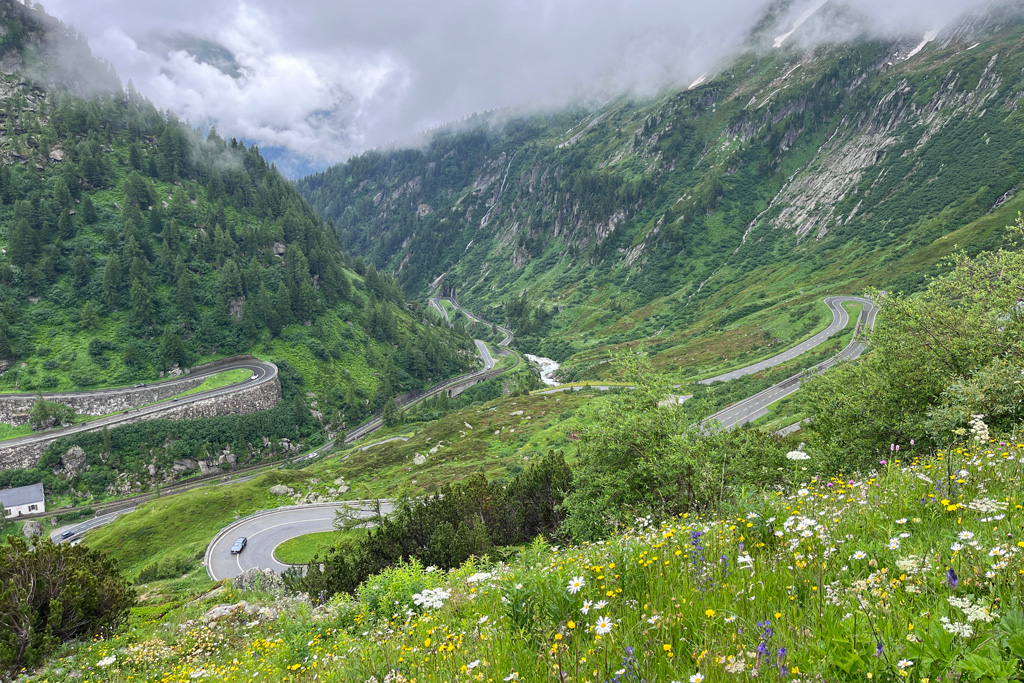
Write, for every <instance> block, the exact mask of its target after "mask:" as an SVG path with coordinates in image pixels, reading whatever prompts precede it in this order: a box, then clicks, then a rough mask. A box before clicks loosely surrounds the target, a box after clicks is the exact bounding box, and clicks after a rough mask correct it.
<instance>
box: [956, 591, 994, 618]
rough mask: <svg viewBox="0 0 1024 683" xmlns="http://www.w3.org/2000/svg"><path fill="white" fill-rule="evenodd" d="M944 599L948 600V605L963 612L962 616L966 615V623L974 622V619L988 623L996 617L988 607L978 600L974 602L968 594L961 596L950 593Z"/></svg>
mask: <svg viewBox="0 0 1024 683" xmlns="http://www.w3.org/2000/svg"><path fill="white" fill-rule="evenodd" d="M946 600H948V601H949V604H950V605H952V606H953V607H956V608H957V609H958V610H960V611H961V612H963V613H964V616H966V617H967V623H974V622H976V621H984V622H986V623H988V622H991V621H994V620H995V618H996V615H994V614H992V613H991V612H989V610H988V607H985V606H984V605H982V604H981V603H980V602H974V598H972V597H971V596H969V595H965V596H964V597H962V598H958V597H956V596H955V595H951V596H949V597H948V598H946Z"/></svg>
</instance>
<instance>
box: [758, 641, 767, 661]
mask: <svg viewBox="0 0 1024 683" xmlns="http://www.w3.org/2000/svg"><path fill="white" fill-rule="evenodd" d="M766 654H768V646H767V645H765V644H764V641H761V644H760V645H758V646H757V658H758V659H761V658H762V657H764V656H765V655H766Z"/></svg>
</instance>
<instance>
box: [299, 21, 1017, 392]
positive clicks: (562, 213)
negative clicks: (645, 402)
mask: <svg viewBox="0 0 1024 683" xmlns="http://www.w3.org/2000/svg"><path fill="white" fill-rule="evenodd" d="M1016 7H1017V6H1016V5H1014V6H1013V7H1012V8H1011V9H1012V10H1013V11H1010V10H1007V12H1006V13H1005V14H1004V15H994V16H995V18H993V17H992V16H990V15H971V16H968V17H967V18H965V19H964V20H963V21H961V22H959V23H957V24H955V25H953V26H951V27H950V28H949V29H947V31H946V32H945V33H941V34H937V35H936V37H935V39H934V40H932V41H928V42H926V43H925V44H924V46H921V49H920V50H919V51H918V52H916V53H914V54H913V55H912V56H911V58H910V59H905V60H903V61H899V60H898V59H897V60H896V61H893V54H894V52H898V51H899V50H901V49H905V50H907V51H908V52H913V51H914V50H915V49H917V47H918V46H919V44H920V39H919V38H918V39H913V38H911V39H902V40H901V39H890V40H880V39H873V40H864V39H861V40H857V41H854V42H851V43H847V44H843V45H812V46H810V47H804V46H802V45H800V43H799V40H797V38H798V37H799V35H800V32H799V31H798V32H797V33H796V34H795V35H794V37H793V38H791V39H790V41H791V42H790V41H787V43H786V44H785V45H784V46H783V47H782V48H781V49H777V50H770V51H768V52H765V53H753V52H751V53H747V54H745V55H742V56H740V57H738V58H737V60H736V61H735V62H734V63H732V64H731V65H730V66H728V67H727V68H725V69H723V70H722V71H721V72H720V73H719V74H718V75H717V76H715V77H713V78H711V79H710V80H708V81H707V82H705V83H701V84H699V85H697V86H696V87H694V88H692V89H682V90H677V91H674V92H670V93H667V94H665V95H663V96H660V97H658V98H655V99H653V100H648V101H641V100H637V99H636V98H630V97H628V96H623V97H620V98H617V99H616V100H614V101H613V102H611V103H609V104H607V105H606V106H605V107H603V108H602V109H600V110H597V111H592V112H573V111H570V110H566V111H562V112H557V113H554V114H548V115H537V116H533V117H526V118H521V119H518V120H514V121H510V122H507V123H506V124H505V126H504V127H503V128H501V129H498V130H491V129H489V128H487V127H480V128H478V129H476V130H473V131H468V132H464V133H457V134H448V133H445V132H442V133H440V134H438V135H436V136H435V137H434V138H433V139H432V141H431V142H430V144H428V145H427V146H426V147H424V148H423V149H419V150H400V151H390V152H369V153H367V154H365V155H363V156H362V157H359V158H356V159H352V160H350V161H349V162H347V163H346V164H343V165H339V166H335V167H333V168H332V169H329V170H328V171H325V172H323V173H320V174H315V175H313V176H310V177H308V178H305V179H303V180H301V181H299V183H298V187H299V189H300V191H301V192H302V193H303V194H304V195H305V196H306V197H307V199H309V200H310V202H311V203H312V204H313V205H314V207H316V208H317V209H318V210H319V211H321V213H322V214H323V215H325V216H326V217H328V218H329V219H331V220H333V221H334V222H335V224H336V225H337V226H338V229H339V232H340V233H341V235H342V239H343V243H344V244H345V245H346V247H347V248H348V249H350V250H351V251H353V253H357V254H360V255H361V256H363V257H365V258H367V259H368V260H369V261H370V262H372V263H374V264H375V265H377V266H378V267H381V268H387V269H389V270H390V271H391V272H393V273H395V275H396V277H398V279H399V280H400V281H401V282H402V283H403V285H404V286H406V287H407V288H409V289H410V291H416V292H418V293H424V292H425V291H427V289H429V286H430V285H433V286H437V285H441V284H444V285H446V286H452V287H456V288H457V289H458V290H459V294H460V297H461V298H462V299H463V300H464V301H466V302H467V303H470V304H472V305H473V307H474V308H475V309H476V310H481V311H482V312H486V311H485V309H484V308H483V307H484V306H495V305H500V306H502V307H503V311H504V312H508V311H509V310H510V306H511V300H512V299H514V298H517V297H519V296H521V295H525V296H526V297H527V299H528V302H527V305H526V308H527V309H529V313H528V318H529V319H528V320H527V319H520V320H515V321H514V325H515V324H518V325H519V328H520V329H519V330H518V331H519V332H520V334H519V339H520V342H521V344H524V346H523V348H524V350H527V351H531V352H534V353H536V352H540V355H549V356H552V357H556V358H558V359H560V360H564V359H568V358H570V357H572V356H575V358H573V361H572V362H571V363H570V366H572V365H576V366H577V367H579V368H581V372H584V373H586V372H591V371H597V372H600V370H599V369H598V368H600V367H601V365H602V364H601V362H600V359H601V358H603V357H606V351H605V349H606V348H608V347H614V346H616V345H619V344H622V343H635V342H637V341H639V340H642V339H645V340H647V341H648V342H652V343H655V344H656V345H660V346H663V347H665V350H666V351H667V352H671V353H669V355H668V356H666V358H665V359H664V360H665V361H666V364H667V359H668V357H669V356H671V354H672V353H675V354H676V355H682V354H686V355H687V356H689V355H701V354H704V355H706V354H707V352H708V350H709V345H710V344H711V343H712V341H713V336H714V335H716V334H718V333H720V332H721V331H728V330H734V329H738V328H742V329H743V334H744V335H745V336H746V337H747V338H748V339H749V341H746V342H742V343H741V344H740V345H739V346H738V347H737V348H736V349H734V350H730V351H727V352H726V355H730V354H731V355H732V357H733V358H735V357H736V356H737V355H738V354H737V352H738V353H742V352H743V351H744V350H753V348H754V347H755V346H756V345H757V344H759V343H761V344H763V343H765V342H769V343H776V342H786V341H789V340H792V339H793V338H794V336H793V334H792V332H791V331H790V332H787V331H786V330H784V329H782V328H780V326H779V325H778V324H773V323H771V322H770V320H769V318H770V317H771V316H772V315H774V317H775V318H778V317H779V314H780V312H781V311H780V309H778V308H775V309H773V310H772V313H771V314H767V315H765V316H763V317H762V318H761V320H760V322H756V323H754V324H747V321H744V322H743V323H741V324H740V325H738V326H737V325H736V324H734V323H736V322H738V321H733V324H729V325H723V324H719V323H718V322H717V321H718V320H719V319H721V318H723V317H725V316H726V315H727V314H730V313H731V312H732V311H734V310H735V309H737V308H741V307H742V306H743V305H745V304H749V303H750V298H749V297H751V296H752V297H755V299H756V298H757V297H762V296H763V297H764V298H766V299H779V301H780V302H782V301H786V302H787V303H786V306H787V307H788V308H790V309H792V308H794V307H801V306H804V305H806V304H808V303H811V302H812V300H813V297H814V296H816V294H812V292H811V291H809V290H810V289H812V288H813V289H816V290H817V291H818V292H821V291H823V290H824V288H828V293H856V292H857V291H860V290H862V289H863V288H864V287H867V286H876V287H883V288H891V289H907V290H913V289H914V288H916V287H919V286H920V285H921V283H922V282H923V279H924V274H925V272H926V271H927V269H928V268H929V267H932V266H934V265H935V264H936V263H938V262H939V260H940V259H941V257H942V256H944V255H945V254H948V253H949V252H951V251H952V246H953V245H952V244H948V245H947V244H945V242H946V240H944V238H945V237H947V236H957V237H964V233H958V232H957V231H962V230H967V231H968V233H969V234H968V235H967V236H969V238H970V243H969V244H967V246H968V248H969V249H970V250H973V251H977V250H980V249H982V248H985V247H991V246H993V245H994V244H996V243H997V242H998V239H999V233H998V232H997V231H996V229H995V227H994V225H993V224H992V223H993V222H1001V224H1002V225H1005V224H1007V223H1009V222H1012V212H1013V211H1014V210H1016V209H1017V208H1018V205H1019V204H1020V202H1019V198H1018V197H1017V193H1016V188H1017V187H1018V185H1019V183H1020V182H1021V179H1022V177H1021V173H1020V171H1019V169H1020V167H1021V165H1020V163H1019V162H1020V161H1021V154H1022V150H1021V147H1020V143H1019V140H1018V137H1019V136H1018V135H1017V133H1016V131H1017V122H1018V119H1019V116H1020V114H1019V112H1018V110H1017V103H1018V102H1019V99H1020V97H1021V92H1022V87H1024V85H1022V82H1021V78H1020V68H1021V66H1024V65H1022V64H1020V63H1019V62H1020V60H1019V58H1018V57H1017V54H1018V53H1019V50H1017V49H1015V48H1016V47H1017V46H1019V45H1020V44H1021V37H1022V30H1021V28H1022V23H1021V21H1020V14H1019V12H1017V11H1016ZM1007 17H1008V18H1007ZM801 28H810V27H809V26H808V25H806V24H805V26H804V27H801ZM985 35H987V36H988V38H987V39H985V40H982V41H979V44H977V45H975V44H974V41H975V40H976V38H978V37H984V36H985ZM967 38H970V40H971V42H966V40H967ZM911 43H913V45H911ZM904 45H910V46H911V47H909V48H906V47H902V46H904ZM890 62H891V63H890ZM986 114H988V117H987V118H986V116H985V115H986ZM953 159H956V163H955V164H954V163H950V161H951V160H953ZM990 215H998V216H999V218H998V219H996V218H992V219H991V220H990ZM1008 217H1010V218H1011V220H1007V218H1008ZM972 226H973V227H972ZM961 244H963V242H961ZM841 262H843V263H848V266H849V267H842V268H840V265H839V264H840V263H841ZM879 273H881V275H880V274H879ZM442 276H443V277H442ZM797 287H799V288H802V289H804V290H805V291H803V292H802V293H801V294H799V295H797V296H792V294H793V290H794V289H795V288H797ZM744 299H745V301H744ZM616 307H618V308H619V309H620V310H618V311H616V310H614V309H615V308H616ZM652 307H653V308H652ZM768 308H771V307H768ZM542 309H543V310H542ZM645 309H646V310H645ZM499 313H500V312H499ZM534 314H537V315H536V316H535V315H534ZM492 317H494V316H492ZM498 317H499V318H500V315H498ZM513 317H515V316H513ZM802 319H803V318H802ZM755 320H756V318H755ZM804 322H806V320H804ZM797 327H800V326H799V325H798V326H797ZM666 331H667V332H668V335H665V332H666ZM531 333H532V334H531ZM623 333H625V334H623ZM765 335H767V338H765ZM666 336H669V337H673V338H672V340H671V342H670V343H667V342H666ZM531 337H536V339H534V340H533V341H532V342H531ZM541 337H553V339H549V340H547V341H545V340H543V339H541ZM694 337H697V338H694ZM687 349H690V350H694V351H695V352H696V353H694V354H690V353H687ZM591 359H593V360H595V361H596V362H597V365H594V364H593V363H590V360H591ZM585 366H586V367H585ZM570 370H571V367H570ZM568 376H569V377H572V374H571V373H570V374H569V375H568Z"/></svg>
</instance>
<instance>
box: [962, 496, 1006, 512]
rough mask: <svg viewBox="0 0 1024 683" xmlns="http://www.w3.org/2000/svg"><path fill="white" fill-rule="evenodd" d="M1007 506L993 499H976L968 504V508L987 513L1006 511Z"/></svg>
mask: <svg viewBox="0 0 1024 683" xmlns="http://www.w3.org/2000/svg"><path fill="white" fill-rule="evenodd" d="M1007 506H1008V504H1007V503H1004V502H1003V501H1001V500H994V499H992V498H976V499H974V500H972V501H971V502H970V503H968V504H967V507H969V508H970V509H972V510H975V511H976V512H985V513H989V512H999V511H1000V510H1005V509H1006V508H1007Z"/></svg>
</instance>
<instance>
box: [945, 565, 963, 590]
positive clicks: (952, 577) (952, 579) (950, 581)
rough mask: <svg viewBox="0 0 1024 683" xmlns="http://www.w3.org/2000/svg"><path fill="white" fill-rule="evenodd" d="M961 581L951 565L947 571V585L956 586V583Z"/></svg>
mask: <svg viewBox="0 0 1024 683" xmlns="http://www.w3.org/2000/svg"><path fill="white" fill-rule="evenodd" d="M958 583H960V579H959V578H958V577H957V575H956V572H955V571H953V568H952V567H950V568H949V571H947V572H946V585H947V586H949V587H950V588H956V585H957V584H958Z"/></svg>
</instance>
